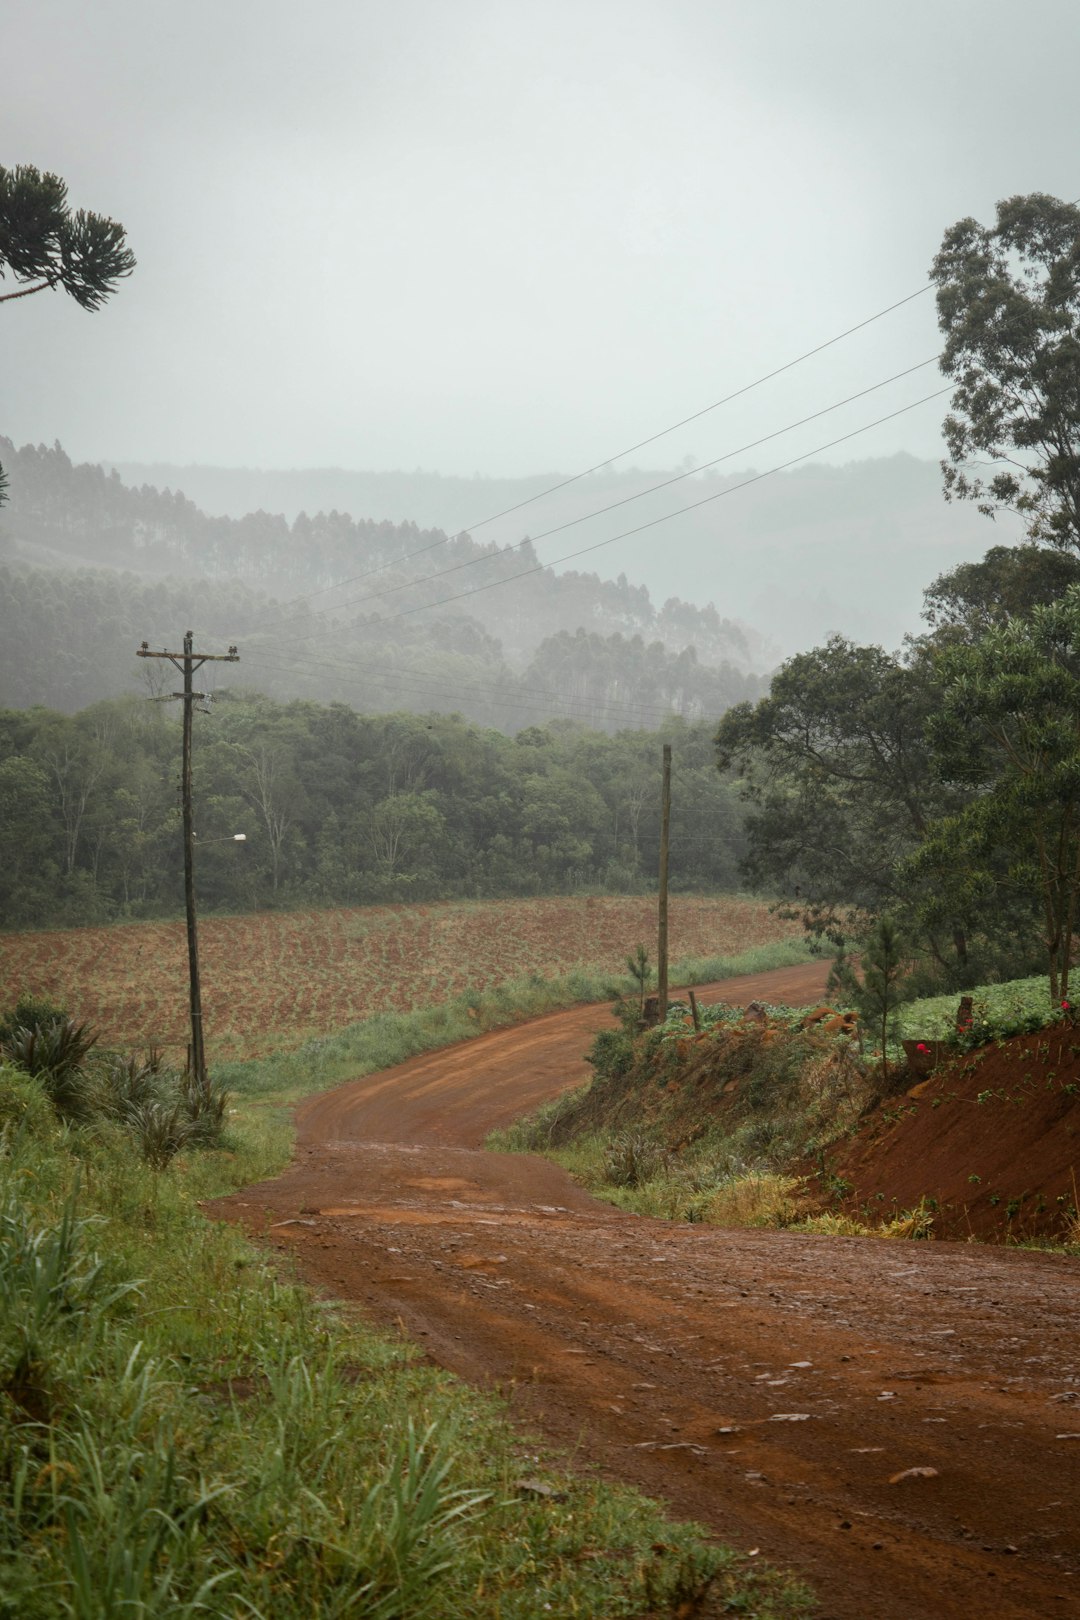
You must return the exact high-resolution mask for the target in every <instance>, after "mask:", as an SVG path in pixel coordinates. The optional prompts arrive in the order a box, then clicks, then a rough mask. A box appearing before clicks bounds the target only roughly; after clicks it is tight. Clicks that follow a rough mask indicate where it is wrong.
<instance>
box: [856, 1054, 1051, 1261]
mask: <svg viewBox="0 0 1080 1620" xmlns="http://www.w3.org/2000/svg"><path fill="white" fill-rule="evenodd" d="M1078 1148H1080V1030H1075V1029H1071V1028H1069V1027H1067V1026H1064V1025H1057V1026H1055V1027H1053V1028H1052V1029H1046V1030H1040V1031H1038V1032H1036V1033H1035V1034H1031V1035H1015V1036H1012V1037H1011V1038H1010V1039H1009V1040H1006V1041H1003V1042H1002V1043H1001V1044H1000V1045H999V1044H998V1043H996V1042H991V1043H990V1044H989V1045H988V1046H984V1047H979V1048H978V1049H976V1050H975V1051H974V1052H969V1053H967V1054H966V1055H964V1056H962V1057H956V1058H953V1059H951V1060H950V1061H949V1062H948V1063H946V1064H945V1065H944V1066H943V1067H942V1068H940V1069H939V1070H937V1071H936V1072H935V1073H934V1074H933V1075H931V1076H930V1078H929V1079H928V1080H923V1081H921V1082H920V1083H919V1084H918V1085H915V1086H913V1087H912V1088H911V1090H910V1091H908V1092H907V1094H906V1095H901V1096H899V1097H894V1098H892V1099H890V1100H889V1101H888V1102H887V1103H885V1104H884V1105H883V1107H881V1108H880V1109H878V1110H877V1111H876V1112H875V1113H874V1114H873V1115H872V1116H871V1117H870V1118H869V1119H868V1121H867V1123H866V1126H865V1127H864V1129H863V1130H862V1131H860V1133H859V1134H858V1135H857V1136H856V1137H854V1138H853V1139H852V1141H851V1142H850V1143H848V1144H847V1145H846V1146H845V1148H844V1150H843V1152H842V1153H839V1154H837V1155H836V1157H835V1160H834V1161H833V1162H832V1163H831V1164H830V1167H829V1168H830V1170H831V1171H832V1173H833V1174H834V1175H837V1176H840V1177H842V1178H843V1179H844V1180H845V1181H848V1182H850V1183H851V1185H852V1189H853V1190H852V1192H851V1194H850V1196H849V1197H848V1198H847V1199H846V1200H845V1207H846V1208H848V1209H849V1210H850V1211H851V1212H852V1213H860V1212H861V1213H864V1214H869V1215H870V1216H871V1217H880V1218H888V1217H889V1216H890V1215H892V1214H894V1213H895V1211H896V1210H897V1209H909V1208H911V1207H913V1206H914V1205H916V1204H918V1203H919V1202H920V1200H923V1201H924V1202H925V1204H926V1205H927V1206H928V1207H929V1208H930V1210H931V1213H932V1215H933V1222H934V1226H933V1230H934V1232H935V1234H936V1235H937V1236H939V1237H946V1238H959V1239H961V1240H963V1239H966V1238H971V1237H975V1238H979V1239H983V1240H988V1241H991V1242H999V1243H1000V1242H1004V1241H1014V1242H1015V1241H1025V1242H1028V1241H1030V1240H1031V1239H1033V1238H1057V1239H1060V1238H1061V1237H1062V1236H1063V1234H1064V1232H1065V1230H1066V1228H1067V1227H1068V1226H1069V1223H1070V1222H1071V1220H1072V1217H1073V1214H1074V1212H1075V1210H1076V1207H1077V1205H1076V1199H1077V1184H1076V1168H1075V1166H1076V1162H1077V1158H1078V1151H1077V1150H1078Z"/></svg>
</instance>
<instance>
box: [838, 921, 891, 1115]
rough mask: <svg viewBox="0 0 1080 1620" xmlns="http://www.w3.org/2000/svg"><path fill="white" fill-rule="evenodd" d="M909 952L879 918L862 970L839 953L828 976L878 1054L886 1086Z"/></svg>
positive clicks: (866, 946) (867, 948) (870, 936)
mask: <svg viewBox="0 0 1080 1620" xmlns="http://www.w3.org/2000/svg"><path fill="white" fill-rule="evenodd" d="M910 960H911V950H910V947H909V946H908V944H907V942H906V940H905V939H904V937H903V935H902V934H901V932H900V930H899V928H897V926H896V924H895V923H894V922H893V921H892V919H891V918H890V917H881V918H879V919H878V922H877V923H876V925H875V926H874V928H873V929H872V931H871V933H870V935H869V936H868V938H867V940H866V943H865V945H864V946H863V950H862V961H861V971H860V970H859V969H856V968H855V967H854V966H853V965H852V964H851V963H850V962H848V961H847V959H846V958H845V957H844V956H843V955H842V954H841V955H840V956H839V957H837V959H836V961H835V962H834V963H833V966H832V969H831V970H830V973H829V990H830V991H838V992H839V993H840V995H841V996H842V998H843V1000H844V1003H845V1005H850V1006H854V1007H855V1009H856V1011H857V1012H858V1014H859V1017H860V1019H861V1020H862V1023H863V1025H864V1027H865V1028H866V1029H867V1030H869V1031H871V1032H872V1033H873V1037H874V1039H875V1041H876V1042H877V1044H878V1049H879V1051H880V1052H881V1075H882V1079H883V1080H884V1082H885V1084H886V1085H888V1083H889V1046H890V1043H895V1041H896V1039H897V1035H896V1022H897V1014H898V1012H899V1010H900V1005H901V1003H902V1002H903V1000H904V997H905V993H906V992H907V990H908V986H909V984H910V976H909V972H908V968H909V965H910Z"/></svg>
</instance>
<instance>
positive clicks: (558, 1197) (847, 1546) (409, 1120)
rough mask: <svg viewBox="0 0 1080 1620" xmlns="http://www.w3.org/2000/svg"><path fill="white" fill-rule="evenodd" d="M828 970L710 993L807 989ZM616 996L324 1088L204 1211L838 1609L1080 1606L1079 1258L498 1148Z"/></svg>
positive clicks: (851, 1619)
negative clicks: (754, 1210) (608, 1196)
mask: <svg viewBox="0 0 1080 1620" xmlns="http://www.w3.org/2000/svg"><path fill="white" fill-rule="evenodd" d="M824 971H825V970H824V968H823V967H822V966H821V965H819V964H813V965H811V966H809V967H801V968H788V969H782V970H780V971H779V972H776V973H770V974H763V975H759V976H755V977H753V978H747V979H741V980H728V981H727V982H726V983H725V984H723V985H717V986H713V987H710V990H709V992H702V994H703V998H704V999H720V998H721V997H722V998H723V999H724V1000H729V1001H733V1002H740V1001H746V1000H749V999H751V998H760V999H763V1000H771V1001H784V1000H790V1001H792V1002H795V1003H803V1002H806V1001H811V1000H814V999H815V998H817V997H819V996H820V995H821V993H822V989H823V976H824ZM610 1017H611V1014H610V1010H609V1009H608V1008H606V1007H591V1008H586V1009H584V1010H581V1011H575V1012H571V1013H559V1014H555V1015H552V1016H550V1017H547V1018H541V1019H537V1020H536V1021H534V1022H532V1023H530V1024H525V1025H520V1026H518V1027H517V1028H514V1029H510V1030H507V1031H504V1032H500V1033H497V1034H494V1035H487V1036H483V1037H481V1038H480V1039H478V1040H476V1041H471V1042H466V1043H464V1044H463V1045H460V1046H456V1047H451V1048H448V1049H447V1050H445V1051H442V1052H438V1053H435V1054H433V1055H431V1056H428V1057H425V1058H419V1059H415V1060H414V1061H412V1062H409V1063H406V1064H403V1065H401V1066H400V1067H399V1068H396V1069H391V1070H387V1071H384V1072H383V1073H381V1074H377V1075H370V1076H368V1077H366V1078H365V1079H361V1080H357V1081H355V1082H352V1083H350V1084H347V1085H344V1086H341V1087H339V1088H338V1089H337V1090H335V1091H332V1092H328V1093H326V1094H325V1095H323V1096H319V1097H313V1098H311V1099H309V1100H308V1101H306V1102H305V1103H303V1104H302V1105H301V1106H300V1108H299V1109H298V1110H297V1125H298V1128H299V1135H298V1142H297V1150H296V1157H295V1161H294V1163H293V1164H292V1166H291V1167H290V1168H289V1169H288V1170H287V1171H286V1172H285V1173H284V1174H283V1175H282V1176H281V1177H280V1178H279V1179H277V1180H276V1181H272V1182H266V1183H264V1184H262V1185H260V1186H257V1187H252V1188H248V1189H246V1190H245V1191H244V1192H243V1193H240V1194H238V1195H237V1196H235V1197H234V1198H232V1199H229V1200H224V1201H222V1202H221V1203H219V1204H217V1205H215V1206H213V1210H212V1212H213V1213H215V1214H217V1215H221V1216H224V1217H227V1218H229V1219H232V1220H237V1221H241V1222H243V1223H244V1224H245V1225H246V1226H247V1227H248V1228H249V1229H251V1230H252V1231H254V1232H256V1233H260V1234H265V1235H266V1236H267V1237H268V1239H269V1241H270V1242H272V1243H273V1244H275V1245H277V1246H278V1247H279V1248H282V1249H287V1250H289V1251H290V1252H291V1253H292V1254H293V1255H295V1257H296V1259H297V1262H298V1264H299V1266H300V1268H301V1271H302V1274H303V1275H305V1276H306V1277H307V1278H308V1279H309V1280H310V1281H312V1282H313V1283H315V1284H316V1285H318V1286H320V1287H322V1288H323V1289H325V1290H328V1291H330V1292H332V1293H334V1294H336V1295H338V1296H341V1297H344V1298H347V1299H351V1300H357V1301H360V1302H361V1303H362V1304H363V1305H364V1306H365V1307H366V1308H367V1310H368V1311H369V1313H370V1314H371V1315H372V1316H373V1317H375V1318H377V1319H380V1320H382V1321H384V1322H387V1323H392V1324H398V1325H400V1326H403V1327H404V1328H405V1330H406V1331H407V1332H408V1333H409V1334H410V1335H411V1336H412V1337H413V1338H414V1339H416V1340H418V1341H419V1342H420V1343H421V1344H423V1345H424V1346H425V1348H426V1350H427V1352H428V1354H429V1355H430V1357H431V1358H432V1359H433V1360H435V1361H436V1362H438V1363H439V1364H440V1365H442V1366H444V1367H448V1368H450V1369H451V1370H452V1371H454V1372H455V1373H458V1374H460V1375H461V1376H462V1377H463V1378H466V1379H469V1380H471V1381H473V1382H475V1383H478V1384H484V1385H488V1386H490V1385H498V1386H499V1387H500V1388H501V1389H502V1390H503V1391H504V1393H505V1394H507V1396H508V1397H509V1399H510V1402H511V1405H512V1407H513V1410H514V1412H515V1414H516V1415H517V1417H518V1418H520V1419H521V1420H523V1421H524V1422H526V1423H527V1424H529V1425H531V1426H533V1427H535V1428H538V1429H540V1430H541V1431H543V1432H544V1433H545V1434H546V1435H548V1436H549V1437H551V1438H553V1439H555V1440H557V1441H559V1442H561V1443H562V1444H564V1445H565V1446H567V1447H568V1448H570V1449H571V1451H572V1452H573V1453H574V1455H575V1458H576V1461H577V1462H578V1464H579V1465H581V1466H588V1467H592V1468H596V1469H599V1470H600V1471H601V1472H602V1473H604V1474H605V1475H607V1476H609V1477H612V1478H618V1479H622V1480H628V1481H631V1482H633V1483H635V1484H637V1485H639V1486H641V1487H643V1488H644V1489H645V1490H647V1491H648V1492H649V1493H650V1494H652V1495H654V1496H658V1497H661V1498H663V1499H664V1500H666V1501H667V1502H668V1503H669V1504H670V1506H671V1508H672V1509H673V1511H674V1512H675V1513H677V1514H679V1515H682V1516H684V1517H691V1518H695V1519H698V1520H701V1521H703V1522H704V1523H706V1524H708V1525H709V1526H710V1527H712V1528H713V1529H714V1530H715V1531H716V1533H717V1534H718V1535H719V1536H721V1537H722V1538H723V1539H724V1540H726V1541H728V1542H730V1543H732V1544H733V1545H735V1546H737V1547H740V1548H741V1549H743V1550H744V1551H745V1552H747V1553H749V1552H750V1551H751V1549H754V1548H758V1549H760V1556H762V1557H765V1558H768V1559H770V1560H772V1561H774V1562H776V1563H779V1564H781V1565H784V1566H786V1567H788V1568H790V1569H792V1570H793V1571H795V1572H796V1573H798V1574H799V1575H801V1576H803V1577H804V1578H805V1579H807V1580H808V1581H810V1582H811V1583H812V1584H813V1585H814V1587H815V1588H816V1589H817V1591H818V1593H819V1594H820V1598H821V1602H822V1614H823V1616H826V1617H836V1620H975V1617H977V1616H983V1615H987V1616H994V1617H995V1620H1033V1617H1042V1616H1055V1615H1071V1616H1080V1529H1078V1522H1077V1521H1078V1509H1080V1337H1078V1333H1077V1320H1076V1308H1077V1298H1078V1284H1080V1262H1077V1261H1075V1260H1071V1259H1065V1258H1061V1257H1060V1256H1054V1255H1048V1254H1035V1253H1026V1252H1022V1251H1019V1250H1003V1249H992V1248H983V1247H977V1246H975V1245H966V1244H950V1243H904V1242H886V1241H883V1240H880V1239H873V1238H830V1237H820V1236H810V1235H799V1234H796V1233H789V1232H772V1231H735V1230H731V1231H728V1230H717V1229H715V1228H703V1227H700V1226H691V1225H687V1226H675V1225H667V1224H665V1223H663V1222H661V1221H653V1220H646V1219H643V1218H641V1217H638V1216H632V1215H624V1214H622V1213H620V1212H619V1211H617V1210H614V1209H612V1208H610V1207H609V1206H607V1205H604V1204H600V1203H597V1202H595V1201H593V1200H592V1199H591V1198H589V1197H587V1196H586V1194H585V1193H584V1192H582V1191H581V1189H580V1188H578V1187H577V1186H575V1184H574V1183H573V1182H572V1181H571V1180H570V1179H569V1178H568V1177H567V1176H565V1175H564V1174H563V1173H562V1172H561V1171H559V1170H558V1169H556V1168H555V1167H554V1166H553V1165H550V1164H548V1163H547V1162H546V1161H544V1160H542V1159H539V1158H535V1157H531V1156H516V1155H508V1154H492V1153H484V1152H482V1151H480V1143H481V1141H482V1139H483V1137H484V1136H485V1134H486V1133H487V1131H489V1130H490V1129H492V1128H493V1127H495V1126H499V1125H503V1124H505V1123H506V1122H508V1121H509V1120H511V1119H513V1118H515V1117H517V1116H518V1115H520V1114H521V1113H523V1112H526V1111H527V1110H529V1109H531V1108H533V1107H535V1106H536V1105H537V1104H539V1103H540V1102H542V1101H544V1100H545V1099H547V1098H549V1097H552V1096H554V1095H556V1094H557V1093H558V1092H559V1091H560V1090H562V1089H564V1088H565V1087H567V1086H571V1085H575V1084H577V1083H579V1082H580V1081H581V1080H582V1078H583V1077H584V1076H585V1075H586V1074H587V1073H588V1072H589V1071H588V1069H587V1067H586V1065H585V1064H584V1062H583V1060H582V1053H583V1051H584V1050H585V1048H586V1046H587V1045H588V1042H589V1040H590V1038H591V1035H592V1033H593V1032H594V1031H595V1030H596V1029H598V1028H602V1027H605V1026H607V1025H608V1023H609V1020H610Z"/></svg>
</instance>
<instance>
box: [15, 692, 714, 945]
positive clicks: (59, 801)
mask: <svg viewBox="0 0 1080 1620" xmlns="http://www.w3.org/2000/svg"><path fill="white" fill-rule="evenodd" d="M178 710H179V705H169V704H166V703H156V702H153V701H148V700H146V699H141V698H136V697H131V698H126V699H117V700H110V701H107V702H102V703H97V704H93V705H91V706H90V707H88V708H86V709H83V710H81V711H80V712H79V713H77V714H75V715H63V714H59V713H56V712H53V711H50V710H47V709H44V708H35V709H30V710H24V711H21V712H20V711H11V710H9V711H5V712H2V713H0V917H2V919H3V923H4V925H5V926H7V927H30V926H49V925H53V924H60V923H66V924H83V923H96V922H104V921H108V920H111V919H115V918H121V917H150V916H161V915H171V914H175V913H177V912H178V911H179V910H180V909H181V906H182V852H181V843H180V822H179V799H178V776H179V746H180V734H179V714H178ZM711 733H712V726H711V725H709V724H706V723H704V722H702V723H700V724H697V725H684V724H682V723H680V722H678V721H676V722H673V723H672V725H671V726H670V727H667V728H665V731H664V734H663V735H664V738H665V739H667V738H670V739H671V740H672V743H673V747H674V758H675V793H674V804H673V813H672V854H671V873H672V883H673V886H675V887H676V888H682V889H694V890H702V889H705V890H723V889H729V888H732V887H736V886H737V884H738V874H737V868H738V862H739V859H740V856H741V855H742V854H743V853H744V845H743V837H742V812H741V809H740V807H739V804H738V801H737V795H736V793H735V791H734V788H733V786H732V784H731V783H729V782H727V781H725V780H724V779H723V778H722V777H721V776H720V775H719V774H718V773H717V771H716V768H715V764H714V760H713V750H712V736H711ZM660 752H661V739H660V736H659V734H653V733H648V732H642V731H634V732H622V733H619V734H617V735H615V736H608V735H605V734H602V733H599V732H596V731H590V730H587V729H585V728H584V727H582V726H580V725H577V724H575V723H572V722H567V721H562V722H557V723H553V724H550V725H544V726H533V727H528V728H526V729H525V730H522V731H520V732H518V734H517V736H516V737H515V738H513V739H511V738H509V737H507V736H505V735H504V734H502V733H500V732H498V731H494V730H491V729H486V728H481V727H479V726H477V725H474V724H471V723H470V722H468V721H466V720H464V719H462V718H461V717H460V716H458V715H439V714H434V713H432V714H428V715H426V716H419V715H413V714H400V713H399V714H387V715H364V714H358V713H356V712H355V711H354V710H352V709H350V708H348V707H347V706H345V705H344V704H331V705H319V704H315V703H310V702H292V703H288V704H279V703H275V702H274V701H273V700H271V699H269V698H267V697H264V696H262V695H260V694H258V693H253V692H248V691H240V692H237V691H227V692H223V693H221V694H220V695H219V697H218V699H217V700H216V701H215V702H214V703H213V705H212V706H211V710H210V712H209V713H203V712H199V713H197V715H196V736H195V747H194V759H195V800H196V806H197V829H198V835H199V837H200V838H201V839H202V840H203V845H202V847H200V848H199V849H198V852H197V885H198V892H199V896H200V901H201V903H202V905H203V906H205V907H207V908H215V907H217V908H224V909H231V910H232V909H239V910H252V909H257V908H260V907H265V906H295V905H303V904H308V905H339V904H365V903H374V902H389V901H405V900H425V899H435V898H448V897H455V896H462V897H474V896H475V897H482V896H514V895H535V894H552V893H566V892H571V891H577V890H611V891H617V892H620V893H625V892H634V891H635V890H647V889H649V888H651V887H652V886H653V885H654V883H655V880H656V866H657V856H658V835H659V801H660ZM238 832H242V833H245V834H246V842H244V843H233V842H231V841H227V840H229V838H230V835H232V834H235V833H238ZM218 840H220V841H218Z"/></svg>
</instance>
